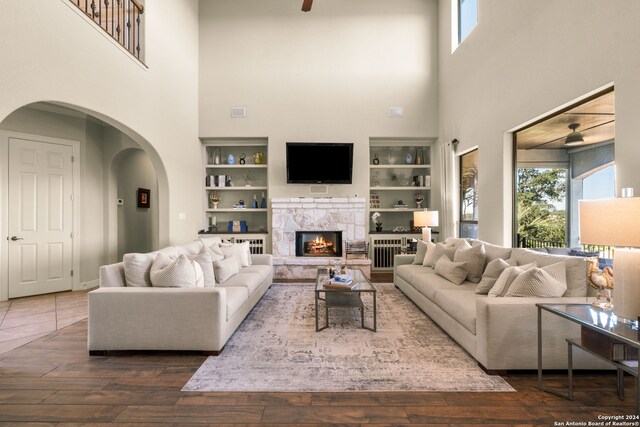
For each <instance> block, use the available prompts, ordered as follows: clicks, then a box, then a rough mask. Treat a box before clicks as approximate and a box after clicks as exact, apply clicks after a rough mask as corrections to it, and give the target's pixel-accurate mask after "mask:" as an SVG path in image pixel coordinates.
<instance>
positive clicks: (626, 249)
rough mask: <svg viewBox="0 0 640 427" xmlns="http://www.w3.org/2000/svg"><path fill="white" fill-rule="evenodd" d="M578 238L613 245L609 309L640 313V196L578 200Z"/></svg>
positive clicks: (629, 316) (630, 314) (635, 315)
mask: <svg viewBox="0 0 640 427" xmlns="http://www.w3.org/2000/svg"><path fill="white" fill-rule="evenodd" d="M579 206H580V208H579V209H580V242H581V243H582V244H592V245H605V246H613V247H614V248H615V249H614V254H613V278H614V282H613V312H614V313H615V315H616V316H618V317H619V318H622V319H626V320H629V321H634V320H636V319H637V318H638V316H639V315H640V250H638V249H637V248H639V247H640V224H639V222H640V221H638V215H639V214H640V197H622V198H615V199H602V200H580V202H579Z"/></svg>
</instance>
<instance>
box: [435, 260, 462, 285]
mask: <svg viewBox="0 0 640 427" xmlns="http://www.w3.org/2000/svg"><path fill="white" fill-rule="evenodd" d="M434 271H435V272H436V274H437V275H439V276H442V277H444V278H445V279H447V280H448V281H450V282H451V283H455V284H456V285H459V284H461V283H462V282H464V279H466V277H467V274H468V271H467V263H466V262H453V261H451V260H450V259H449V258H448V257H446V256H441V257H440V259H439V260H438V262H436V266H435V268H434Z"/></svg>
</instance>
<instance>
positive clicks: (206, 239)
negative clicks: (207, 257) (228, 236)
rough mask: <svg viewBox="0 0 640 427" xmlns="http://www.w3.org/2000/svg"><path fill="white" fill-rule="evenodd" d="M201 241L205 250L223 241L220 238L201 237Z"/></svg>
mask: <svg viewBox="0 0 640 427" xmlns="http://www.w3.org/2000/svg"><path fill="white" fill-rule="evenodd" d="M200 241H201V242H202V246H204V247H205V248H209V247H211V246H212V245H213V244H214V243H222V239H221V238H220V237H217V236H215V237H201V238H200Z"/></svg>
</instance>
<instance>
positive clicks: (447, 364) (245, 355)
mask: <svg viewBox="0 0 640 427" xmlns="http://www.w3.org/2000/svg"><path fill="white" fill-rule="evenodd" d="M376 288H377V289H378V331H377V332H371V331H367V330H363V329H360V314H359V310H356V309H352V308H332V309H331V311H330V327H329V328H328V329H325V330H324V331H321V332H316V331H315V305H314V291H313V289H314V288H313V286H312V285H292V284H286V285H277V284H274V285H273V286H271V288H270V289H269V290H268V291H267V293H266V294H265V295H264V296H263V297H262V300H261V301H260V302H259V303H258V304H257V305H256V306H255V307H254V309H253V310H252V311H251V313H249V315H248V316H247V318H246V319H245V320H244V322H243V323H242V324H241V325H240V327H239V328H238V329H237V330H236V332H235V333H234V335H233V336H232V337H231V338H230V339H229V341H228V342H227V344H226V347H225V349H224V351H223V352H222V354H221V355H219V356H217V357H213V356H212V357H209V358H207V360H206V361H205V362H204V364H203V365H202V366H201V367H200V368H199V369H198V371H197V372H196V373H195V374H194V375H193V377H192V378H191V379H190V380H189V382H188V383H187V384H186V385H185V386H184V388H183V389H182V390H183V391H244V392H260V391H262V392H267V391H283V392H284V391H287V392H301V391H307V392H311V391H316V392H317V391H326V392H340V391H456V392H460V391H475V392H478V391H487V392H489V391H491V392H496V391H515V390H514V389H513V388H512V387H511V386H510V385H509V384H508V383H507V382H506V381H504V380H503V379H502V378H501V377H500V376H497V375H495V376H492V375H487V374H486V373H485V372H484V371H482V369H480V367H478V364H477V362H476V361H475V360H474V359H473V358H472V357H471V356H470V355H469V354H468V353H466V352H465V351H464V350H463V349H462V348H461V347H460V346H459V345H458V344H456V343H455V342H454V341H453V340H452V339H451V338H450V337H449V336H448V335H447V334H446V333H444V332H443V331H442V330H441V329H440V328H439V327H438V326H436V325H435V324H434V323H433V321H431V319H429V317H427V316H426V315H425V314H424V313H423V312H422V311H421V310H420V309H419V308H418V307H416V306H415V305H414V304H413V303H412V302H411V301H410V300H409V299H408V298H407V297H406V296H405V295H404V294H403V293H402V292H400V291H399V290H397V289H396V288H395V287H394V286H393V284H377V285H376ZM363 300H364V301H365V305H368V306H369V307H370V306H371V304H370V303H371V302H370V300H368V299H367V297H363ZM321 314H323V310H322V311H321ZM366 315H367V317H366V318H365V320H367V321H369V322H370V321H371V317H370V316H371V312H370V311H369V310H367V311H366Z"/></svg>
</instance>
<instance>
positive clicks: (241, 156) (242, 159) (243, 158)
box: [238, 153, 247, 165]
mask: <svg viewBox="0 0 640 427" xmlns="http://www.w3.org/2000/svg"><path fill="white" fill-rule="evenodd" d="M246 157H247V155H246V154H244V153H242V154H240V161H239V162H238V163H240V164H241V165H244V164H245V163H246V162H247V161H246V160H245V158H246Z"/></svg>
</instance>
